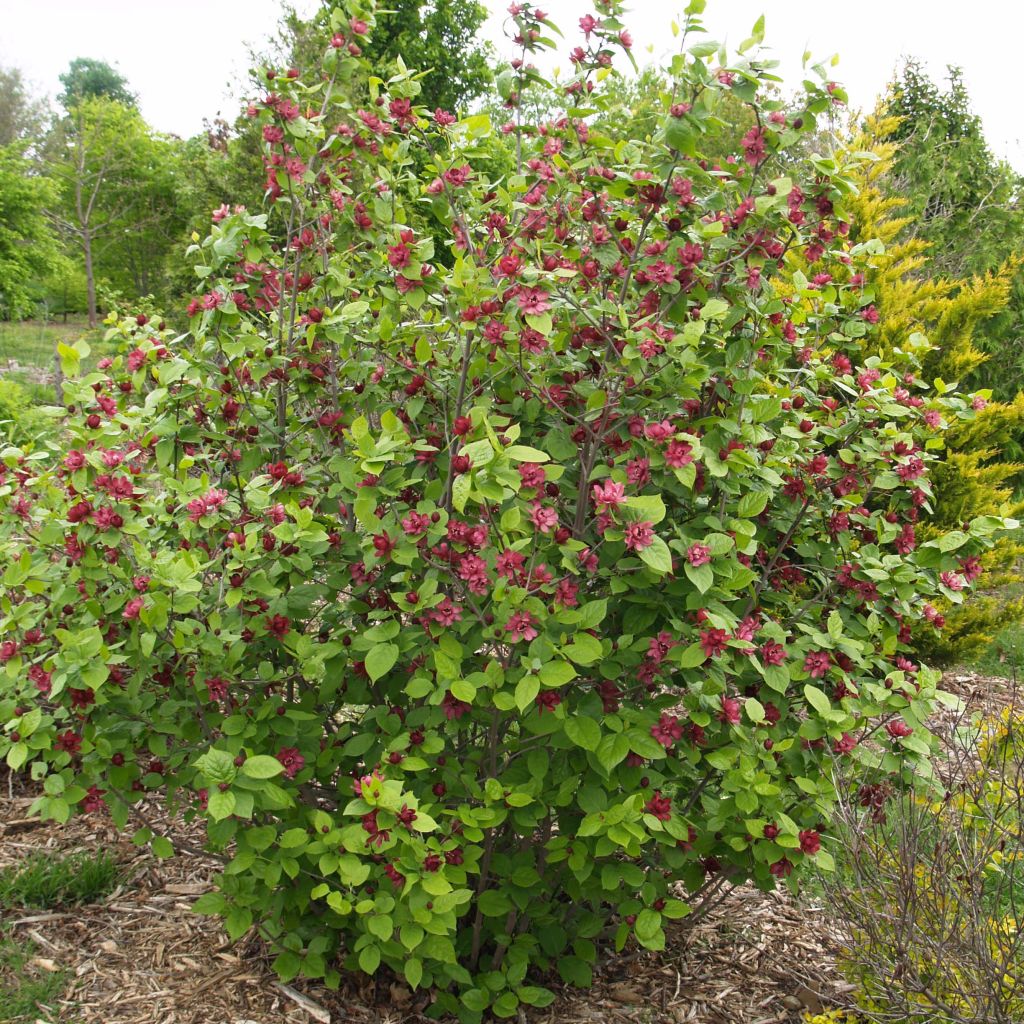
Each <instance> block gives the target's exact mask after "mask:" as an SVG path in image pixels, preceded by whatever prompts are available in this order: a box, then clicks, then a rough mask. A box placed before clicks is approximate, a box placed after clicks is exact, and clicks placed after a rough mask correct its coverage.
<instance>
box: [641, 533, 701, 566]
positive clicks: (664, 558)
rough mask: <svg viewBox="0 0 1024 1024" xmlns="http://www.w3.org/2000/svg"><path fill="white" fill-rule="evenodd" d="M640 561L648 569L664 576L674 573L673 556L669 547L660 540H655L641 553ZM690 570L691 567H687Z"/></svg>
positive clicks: (656, 538)
mask: <svg viewBox="0 0 1024 1024" xmlns="http://www.w3.org/2000/svg"><path fill="white" fill-rule="evenodd" d="M640 560H641V561H642V562H643V563H644V565H646V566H648V568H651V569H653V570H654V571H655V572H657V573H661V574H662V575H664V574H665V573H667V572H671V571H672V554H671V552H670V551H669V549H668V545H667V544H666V543H665V542H664V541H663V540H662V539H661V538H660V537H655V538H654V540H653V541H652V542H651V543H650V544H649V545H648V546H647V547H645V548H644V549H643V551H641V552H640ZM687 567H688V568H689V566H687Z"/></svg>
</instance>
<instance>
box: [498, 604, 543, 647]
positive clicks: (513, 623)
mask: <svg viewBox="0 0 1024 1024" xmlns="http://www.w3.org/2000/svg"><path fill="white" fill-rule="evenodd" d="M536 626H537V620H536V619H535V618H534V617H533V616H532V615H531V614H530V613H529V612H526V611H520V612H513V614H512V616H511V618H510V619H509V620H508V622H506V623H505V632H506V633H509V634H511V639H512V643H514V644H515V643H518V642H519V641H520V640H533V639H534V637H536V636H537V628H536Z"/></svg>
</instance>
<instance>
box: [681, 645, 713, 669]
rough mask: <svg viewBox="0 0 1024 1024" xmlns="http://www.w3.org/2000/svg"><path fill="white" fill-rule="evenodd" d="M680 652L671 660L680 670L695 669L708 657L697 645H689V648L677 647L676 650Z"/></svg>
mask: <svg viewBox="0 0 1024 1024" xmlns="http://www.w3.org/2000/svg"><path fill="white" fill-rule="evenodd" d="M676 650H678V651H679V652H680V654H679V655H677V656H676V657H675V658H673V659H672V660H673V661H675V662H676V663H677V664H678V665H679V667H680V668H697V666H698V665H703V664H704V662H705V661H707V660H708V656H707V655H706V654H705V653H704V648H703V647H701V645H700V644H699V643H698V644H690V646H689V647H678V648H676Z"/></svg>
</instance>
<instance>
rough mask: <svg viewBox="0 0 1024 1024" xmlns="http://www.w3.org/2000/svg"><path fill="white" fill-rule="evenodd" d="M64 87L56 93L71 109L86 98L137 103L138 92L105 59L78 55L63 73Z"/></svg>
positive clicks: (63, 104)
mask: <svg viewBox="0 0 1024 1024" xmlns="http://www.w3.org/2000/svg"><path fill="white" fill-rule="evenodd" d="M60 82H61V85H63V86H64V91H63V92H62V93H61V94H60V96H58V97H57V99H58V100H59V101H60V104H61V106H63V107H64V109H65V110H67V111H68V112H70V111H71V109H72V108H73V107H75V106H77V105H78V104H79V103H81V102H82V101H83V100H91V99H101V98H102V99H108V100H114V101H115V102H116V103H121V104H123V105H124V106H126V107H134V106H135V103H136V96H135V93H133V92H131V91H130V90H129V88H128V81H127V79H126V78H125V77H124V75H122V74H121V72H120V71H117V70H116V69H115V68H112V67H111V66H110V65H109V64H107V63H106V62H105V61H102V60H92V59H91V58H89V57H76V58H75V59H74V60H73V61H72V62H71V64H70V65H69V66H68V69H67V71H65V72H64V74H63V75H61V76H60Z"/></svg>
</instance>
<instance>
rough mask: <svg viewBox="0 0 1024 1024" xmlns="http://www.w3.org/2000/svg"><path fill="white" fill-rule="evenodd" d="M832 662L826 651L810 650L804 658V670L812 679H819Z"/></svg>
mask: <svg viewBox="0 0 1024 1024" xmlns="http://www.w3.org/2000/svg"><path fill="white" fill-rule="evenodd" d="M831 664H832V659H831V657H829V654H828V652H827V651H810V652H809V653H808V655H807V657H806V658H804V671H805V672H809V673H810V676H811V678H812V679H821V677H822V676H824V675H825V674H826V673H827V672H828V670H829V666H830V665H831Z"/></svg>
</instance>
